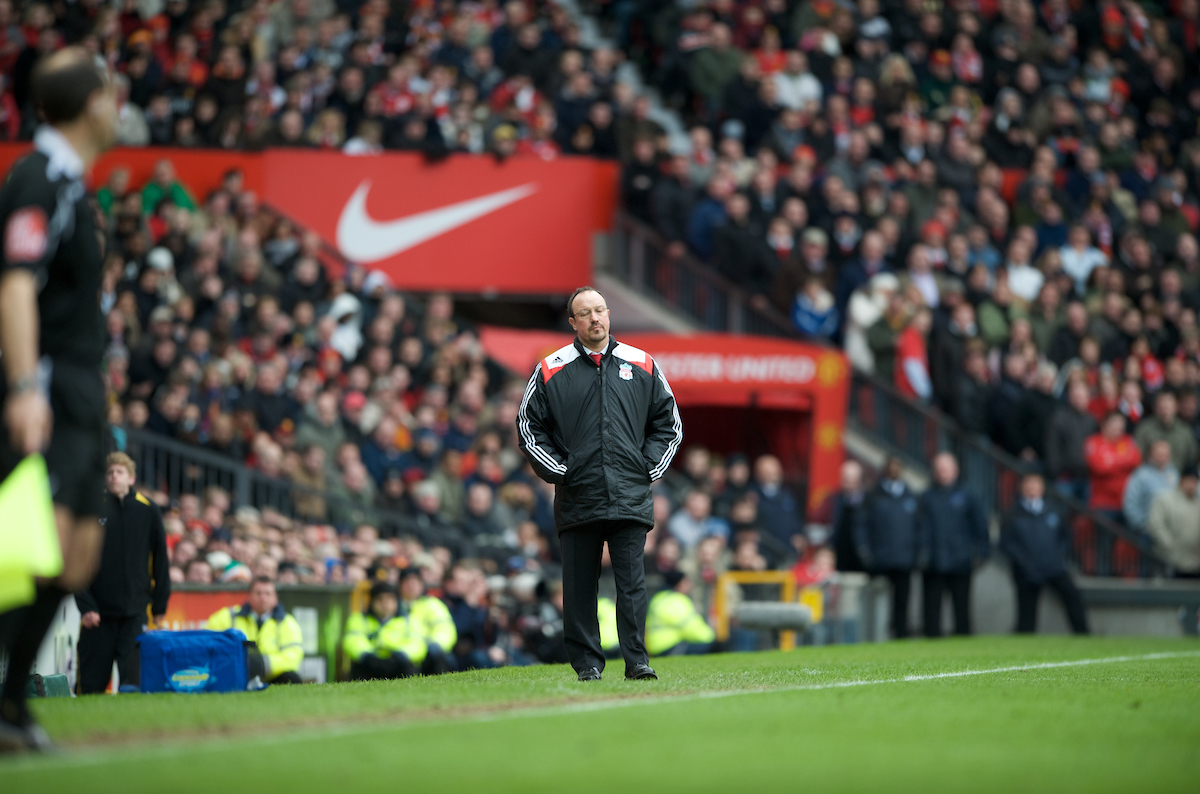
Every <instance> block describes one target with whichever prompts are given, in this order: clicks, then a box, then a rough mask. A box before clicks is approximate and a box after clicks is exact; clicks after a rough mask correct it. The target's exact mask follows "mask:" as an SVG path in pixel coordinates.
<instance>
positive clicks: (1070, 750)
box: [0, 637, 1200, 794]
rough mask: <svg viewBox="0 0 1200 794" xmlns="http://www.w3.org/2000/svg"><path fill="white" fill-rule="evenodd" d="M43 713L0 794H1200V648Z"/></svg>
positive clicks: (878, 655) (107, 702) (136, 698)
mask: <svg viewBox="0 0 1200 794" xmlns="http://www.w3.org/2000/svg"><path fill="white" fill-rule="evenodd" d="M654 663H655V667H656V668H657V669H658V671H659V673H660V675H661V676H662V679H661V680H660V681H658V682H626V681H624V680H622V677H621V674H622V672H623V670H622V666H621V663H620V662H617V663H615V664H610V666H609V668H608V671H607V673H606V675H605V679H604V680H603V681H602V682H600V683H598V684H580V683H577V682H576V681H575V680H574V675H573V674H572V673H571V671H570V670H569V669H568V668H566V667H532V668H508V669H503V670H491V671H479V672H474V673H465V674H458V675H449V676H443V677H440V678H428V679H410V680H407V681H397V682H389V683H369V684H339V685H327V686H308V687H295V688H285V687H274V688H271V689H269V690H267V691H266V692H261V693H246V694H234V695H208V696H187V695H131V696H121V697H90V698H83V699H78V700H57V701H56V700H51V701H44V702H41V703H39V704H38V707H37V709H38V714H39V715H40V716H41V718H42V721H43V723H44V725H45V726H46V728H47V729H48V730H49V731H50V732H51V734H52V735H54V736H55V737H57V738H58V739H59V740H60V741H61V742H62V743H63V745H64V747H65V748H66V752H65V753H64V754H63V755H60V756H57V757H45V758H35V757H25V758H19V759H8V760H0V792H5V794H17V793H18V792H38V793H39V794H51V793H52V792H106V791H113V792H118V791H119V792H139V791H148V792H156V794H162V793H164V792H166V793H168V794H169V793H171V792H191V791H196V792H229V791H253V792H260V793H261V794H268V793H273V792H287V793H289V794H290V793H293V792H327V793H328V794H361V793H362V792H375V791H380V792H382V791H387V792H394V793H398V792H410V791H411V792H421V794H425V793H426V792H437V791H447V792H460V791H462V792H497V791H513V792H570V793H571V794H575V793H576V792H589V791H610V792H611V791H637V792H642V791H644V792H675V791H689V792H691V791H723V792H743V791H744V792H758V791H781V792H830V791H862V792H890V791H902V792H903V791H913V792H932V791H954V792H993V791H994V792H1031V791H1046V792H1155V794H1165V793H1167V792H1198V791H1200V643H1197V642H1195V641H1185V640H1165V639H1128V638H1125V639H1121V638H1071V637H1003V638H999V637H978V638H967V639H951V640H944V641H940V642H917V641H914V642H901V643H891V644H887V645H855V646H840V647H827V648H802V649H799V650H796V651H793V652H789V653H781V652H776V653H762V654H749V655H746V654H741V655H723V656H711V657H704V658H702V657H690V658H671V659H658V660H655V662H654Z"/></svg>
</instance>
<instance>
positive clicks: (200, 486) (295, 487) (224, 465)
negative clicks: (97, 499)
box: [125, 430, 407, 534]
mask: <svg viewBox="0 0 1200 794" xmlns="http://www.w3.org/2000/svg"><path fill="white" fill-rule="evenodd" d="M125 433H126V442H125V452H127V453H128V454H129V456H130V457H131V458H133V461H134V463H135V464H137V472H138V480H139V481H140V482H142V483H144V484H145V485H146V486H147V487H148V488H151V489H153V490H156V491H162V492H163V493H166V494H167V495H168V496H169V497H170V498H172V499H178V498H179V497H180V496H183V495H185V494H196V495H202V494H203V493H204V491H205V490H206V489H208V488H210V487H216V488H220V489H222V490H223V491H225V492H226V493H228V494H229V497H230V502H231V504H232V506H233V507H235V508H237V507H253V508H256V509H258V510H274V511H276V512H278V513H280V514H281V515H283V516H285V517H286V518H293V519H300V520H303V521H309V522H312V523H333V524H346V525H359V524H372V525H374V526H377V527H379V528H380V530H381V531H384V532H389V531H390V532H389V534H390V533H394V532H398V531H400V530H402V529H403V528H404V527H405V526H406V525H407V522H406V519H405V517H404V516H402V515H400V514H399V513H396V512H394V511H389V510H384V509H380V508H378V507H376V506H375V505H373V504H370V505H368V504H364V503H362V502H360V501H357V500H353V499H347V498H346V497H344V496H340V495H338V494H336V493H332V492H329V491H320V490H316V489H313V488H307V487H305V486H302V485H299V484H297V483H294V482H290V481H288V480H285V479H281V478H277V477H270V476H267V475H265V474H263V473H262V472H259V471H255V470H254V469H251V468H249V467H247V466H246V465H244V464H243V463H242V462H241V461H238V460H235V459H233V458H230V457H227V456H225V455H220V454H218V453H215V452H212V451H211V450H207V449H203V448H201V447H197V446H194V445H192V444H185V443H183V442H181V441H176V440H175V439H172V438H167V437H166V436H162V435H159V434H157V433H151V432H148V431H145V430H126V431H125Z"/></svg>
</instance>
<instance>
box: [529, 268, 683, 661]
mask: <svg viewBox="0 0 1200 794" xmlns="http://www.w3.org/2000/svg"><path fill="white" fill-rule="evenodd" d="M567 317H568V321H569V322H570V323H571V327H572V328H573V329H575V335H576V338H575V341H574V342H572V343H571V344H569V345H567V346H566V347H563V348H560V349H559V350H556V351H555V352H553V353H551V354H550V355H549V356H547V357H546V358H544V359H543V360H542V361H540V362H539V363H538V365H537V367H536V368H535V369H534V371H533V375H532V377H530V379H529V385H528V386H527V387H526V389H525V399H524V400H523V401H522V403H521V409H520V411H519V412H518V414H517V431H518V437H519V439H520V444H521V450H522V451H523V452H524V453H525V456H526V457H527V458H528V459H529V462H530V464H531V465H532V466H533V469H534V471H536V472H537V474H538V476H539V477H541V478H542V479H543V480H545V481H546V482H549V483H553V484H554V486H555V498H554V522H555V524H556V525H557V527H558V533H559V536H560V538H561V541H562V561H563V622H564V627H563V629H564V630H563V634H564V640H565V641H566V646H567V656H568V658H569V659H570V661H571V666H572V667H574V668H575V672H576V673H577V674H578V677H579V680H580V681H598V680H599V679H600V673H601V671H602V670H603V669H604V651H603V649H602V648H601V645H600V624H599V620H598V615H597V604H596V601H597V587H598V584H599V579H600V559H601V555H602V553H603V551H604V544H605V543H607V544H608V552H609V557H610V558H611V560H612V570H613V576H614V578H615V580H616V585H617V634H618V636H619V637H620V640H621V655H622V656H623V657H624V658H625V677H626V678H627V679H646V678H651V679H652V678H657V676H656V675H655V673H654V670H652V669H651V668H650V666H649V664H648V661H649V657H648V656H647V653H646V645H645V634H646V609H647V605H648V604H649V599H648V598H647V595H646V578H645V566H644V562H643V558H644V553H645V546H646V533H647V532H648V531H649V530H650V528H651V527H652V526H654V497H653V494H652V492H651V490H650V484H651V483H652V482H654V481H655V480H657V479H659V478H660V477H662V476H663V475H664V474H666V472H667V469H668V468H669V467H670V465H671V459H672V458H674V457H675V453H676V452H677V451H678V450H679V445H680V443H681V442H682V441H683V423H682V422H681V421H680V419H679V411H678V409H677V408H676V406H675V396H674V395H673V394H672V393H671V387H670V386H669V385H668V384H667V379H666V377H664V376H663V373H662V371H661V370H660V369H659V368H658V365H657V364H656V363H655V362H654V359H652V358H651V357H650V356H649V355H648V354H647V353H646V352H645V351H642V350H638V349H637V348H636V347H633V346H631V345H626V344H622V343H620V342H617V341H616V340H615V339H613V338H612V337H611V336H610V335H609V316H608V306H607V305H606V304H605V302H604V296H603V295H601V294H600V293H599V292H597V291H596V290H595V289H594V288H593V287H580V288H579V289H577V290H575V292H574V293H573V294H572V295H571V298H570V299H569V300H568V301H567Z"/></svg>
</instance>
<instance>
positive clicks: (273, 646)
mask: <svg viewBox="0 0 1200 794" xmlns="http://www.w3.org/2000/svg"><path fill="white" fill-rule="evenodd" d="M207 628H208V629H209V630H211V631H225V630H226V629H237V630H238V631H240V632H241V633H242V634H245V635H246V639H248V640H250V641H251V642H253V643H254V644H256V645H257V646H258V652H259V653H261V654H262V657H263V662H264V664H265V665H266V668H267V680H268V681H270V680H271V679H272V678H275V677H276V676H278V675H280V674H281V673H288V672H297V671H299V670H300V662H302V661H303V660H304V641H303V637H301V635H300V624H299V623H297V622H296V619H295V618H294V617H292V616H291V615H289V614H288V613H287V612H286V611H284V609H283V605H282V604H279V605H276V607H275V609H273V610H272V611H271V614H270V615H268V616H267V617H266V619H264V620H263V621H262V624H261V625H260V624H259V623H258V622H257V621H256V620H255V617H254V611H253V610H251V609H250V605H249V604H243V605H242V606H240V607H225V608H224V609H221V610H218V611H216V612H214V613H213V616H212V617H210V618H209V619H208V626H207Z"/></svg>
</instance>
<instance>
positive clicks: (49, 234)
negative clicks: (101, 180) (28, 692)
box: [0, 47, 117, 752]
mask: <svg viewBox="0 0 1200 794" xmlns="http://www.w3.org/2000/svg"><path fill="white" fill-rule="evenodd" d="M32 96H33V101H34V104H35V106H36V107H37V110H38V113H39V115H40V116H41V119H42V120H43V121H44V122H45V126H43V127H41V128H40V129H39V130H38V131H37V134H36V136H35V137H34V144H33V146H34V149H33V152H31V153H30V154H28V155H26V156H25V157H23V158H21V159H20V160H18V161H17V163H16V165H14V166H13V168H12V171H10V172H9V174H8V179H7V181H5V182H4V185H3V187H0V230H2V232H3V236H4V239H3V245H2V246H0V354H3V358H2V359H0V361H2V366H0V371H2V373H3V376H2V377H0V405H2V406H3V424H4V428H3V429H4V431H5V432H0V478H3V477H7V476H8V474H9V472H10V471H12V469H13V467H15V466H16V465H17V463H18V462H20V461H21V459H22V458H24V457H25V456H27V455H30V454H32V453H35V452H43V451H44V453H45V456H46V464H47V467H48V468H49V471H50V490H51V493H52V494H53V499H54V512H55V521H56V523H57V525H58V534H59V542H60V544H61V546H62V556H63V570H62V574H61V575H60V576H59V577H58V578H57V579H56V580H54V581H52V582H48V583H45V584H43V585H41V587H40V588H39V590H38V594H37V597H36V599H35V600H34V602H33V603H32V604H31V605H29V606H28V607H22V608H20V609H17V610H13V611H12V612H9V613H6V614H5V615H4V616H3V617H0V640H2V641H3V646H4V649H5V650H6V651H7V653H8V659H9V662H8V673H7V678H6V679H5V684H4V690H3V692H2V693H0V752H4V751H6V750H7V751H19V750H24V749H33V750H41V749H46V748H48V746H49V739H48V738H47V737H46V734H45V732H44V731H42V730H41V728H40V727H39V726H38V725H37V723H36V722H34V719H33V716H32V715H31V714H30V712H29V709H28V708H26V705H25V686H26V680H27V679H28V677H29V672H30V670H31V669H32V667H33V662H34V659H35V657H36V655H37V651H38V646H40V645H41V642H42V637H44V636H45V634H46V631H47V630H48V629H49V627H50V624H51V622H52V621H53V620H54V614H55V611H56V610H57V609H58V605H59V603H60V602H61V601H62V600H63V597H64V596H66V595H67V594H68V593H71V592H74V591H77V590H80V589H81V588H83V587H85V586H86V585H87V584H88V582H90V581H91V579H92V576H93V575H94V574H95V571H96V564H97V562H98V559H99V552H100V544H101V541H102V534H101V532H102V530H101V528H100V522H99V517H100V509H101V497H102V495H103V493H104V491H103V484H104V452H105V448H104V443H105V442H104V420H105V411H106V408H107V406H106V404H105V391H104V382H103V381H102V380H101V377H100V362H101V359H102V357H103V355H104V343H105V333H104V318H103V316H102V315H101V312H100V268H101V264H102V262H103V256H104V251H103V234H102V233H101V231H100V229H99V228H97V225H96V220H95V219H96V212H97V210H96V209H95V208H94V205H93V202H92V201H91V199H90V198H89V197H88V195H87V190H86V188H85V187H84V182H83V178H84V174H85V173H86V172H87V171H88V169H90V168H91V166H92V163H94V162H95V160H96V157H97V156H98V155H99V154H100V153H101V152H102V151H104V150H105V149H107V148H108V147H109V146H111V145H112V143H113V141H114V139H115V137H116V123H117V102H116V94H115V93H114V91H113V88H112V86H111V84H110V83H109V82H108V77H107V75H106V74H105V73H104V72H103V71H101V69H100V68H98V67H97V64H96V61H95V60H94V59H93V58H92V56H91V54H90V53H88V52H87V51H86V50H84V49H83V48H80V47H68V48H67V49H64V50H60V51H58V52H56V53H54V54H53V55H50V56H49V57H47V58H46V59H45V60H43V61H41V62H40V63H39V64H38V65H37V67H36V68H35V69H34V73H33V80H32ZM52 427H53V432H51V428H52ZM22 531H29V530H28V528H26V527H22V526H13V525H11V524H9V523H6V522H4V521H3V517H0V532H22Z"/></svg>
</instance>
